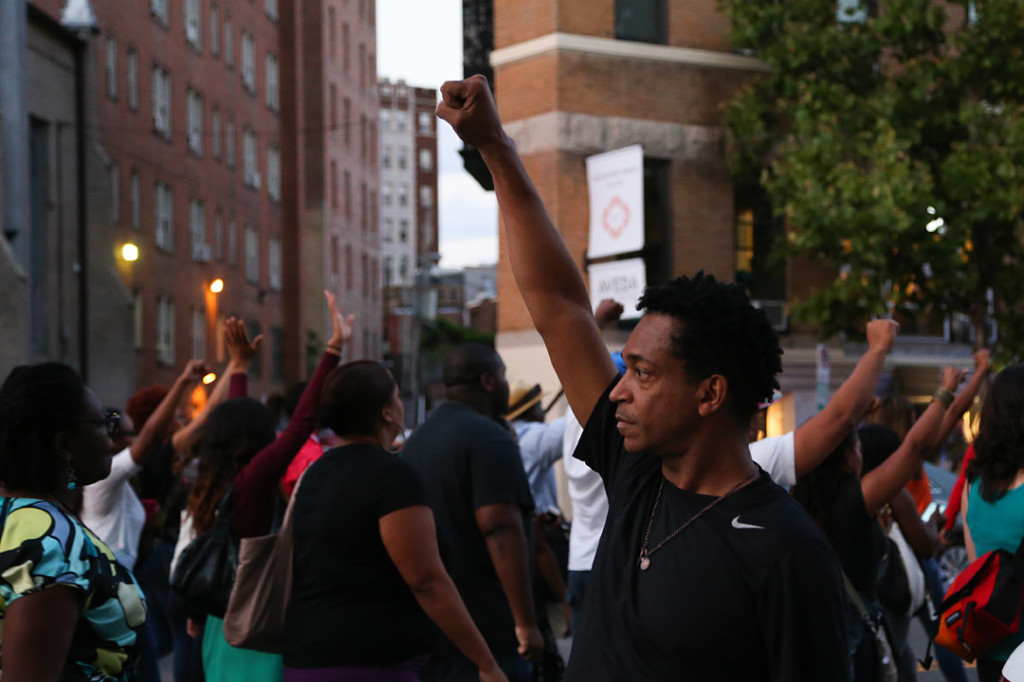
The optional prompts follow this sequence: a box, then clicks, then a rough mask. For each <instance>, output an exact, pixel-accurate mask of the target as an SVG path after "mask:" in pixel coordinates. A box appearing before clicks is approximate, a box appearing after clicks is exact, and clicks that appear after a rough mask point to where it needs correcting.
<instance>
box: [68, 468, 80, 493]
mask: <svg viewBox="0 0 1024 682" xmlns="http://www.w3.org/2000/svg"><path fill="white" fill-rule="evenodd" d="M77 487H78V477H77V476H75V470H74V469H73V468H72V466H71V462H68V490H74V489H75V488H77Z"/></svg>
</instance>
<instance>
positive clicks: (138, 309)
mask: <svg viewBox="0 0 1024 682" xmlns="http://www.w3.org/2000/svg"><path fill="white" fill-rule="evenodd" d="M142 313H143V310H142V294H141V293H140V292H139V290H138V289H136V290H135V291H134V292H133V293H132V328H133V329H132V331H133V334H132V339H133V344H132V345H133V346H134V347H135V350H142V345H143V342H144V340H145V339H144V337H143V324H142V323H143V320H142Z"/></svg>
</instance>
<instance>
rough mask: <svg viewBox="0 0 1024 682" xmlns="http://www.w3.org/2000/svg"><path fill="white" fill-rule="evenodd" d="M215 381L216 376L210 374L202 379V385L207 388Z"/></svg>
mask: <svg viewBox="0 0 1024 682" xmlns="http://www.w3.org/2000/svg"><path fill="white" fill-rule="evenodd" d="M216 380H217V375H216V374H214V373H213V372H210V373H209V374H207V375H206V376H204V377H203V383H204V384H206V385H207V386H209V385H210V384H212V383H213V382H215V381H216Z"/></svg>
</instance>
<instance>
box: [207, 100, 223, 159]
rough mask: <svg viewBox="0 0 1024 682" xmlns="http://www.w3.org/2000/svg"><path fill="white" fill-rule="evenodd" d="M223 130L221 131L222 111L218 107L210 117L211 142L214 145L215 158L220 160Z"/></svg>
mask: <svg viewBox="0 0 1024 682" xmlns="http://www.w3.org/2000/svg"><path fill="white" fill-rule="evenodd" d="M221 132H222V131H221V129H220V109H218V108H217V107H214V108H213V113H212V114H211V116H210V141H211V142H212V143H213V158H215V159H219V158H220V151H221V140H220V136H221Z"/></svg>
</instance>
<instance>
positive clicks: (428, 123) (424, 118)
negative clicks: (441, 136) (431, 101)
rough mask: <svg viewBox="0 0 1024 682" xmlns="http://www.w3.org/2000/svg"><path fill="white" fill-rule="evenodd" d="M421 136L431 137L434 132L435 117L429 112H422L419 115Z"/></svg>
mask: <svg viewBox="0 0 1024 682" xmlns="http://www.w3.org/2000/svg"><path fill="white" fill-rule="evenodd" d="M418 119H419V124H420V134H421V135H429V134H430V133H432V132H434V115H433V114H431V113H430V112H429V111H421V112H420V114H419V117H418Z"/></svg>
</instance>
